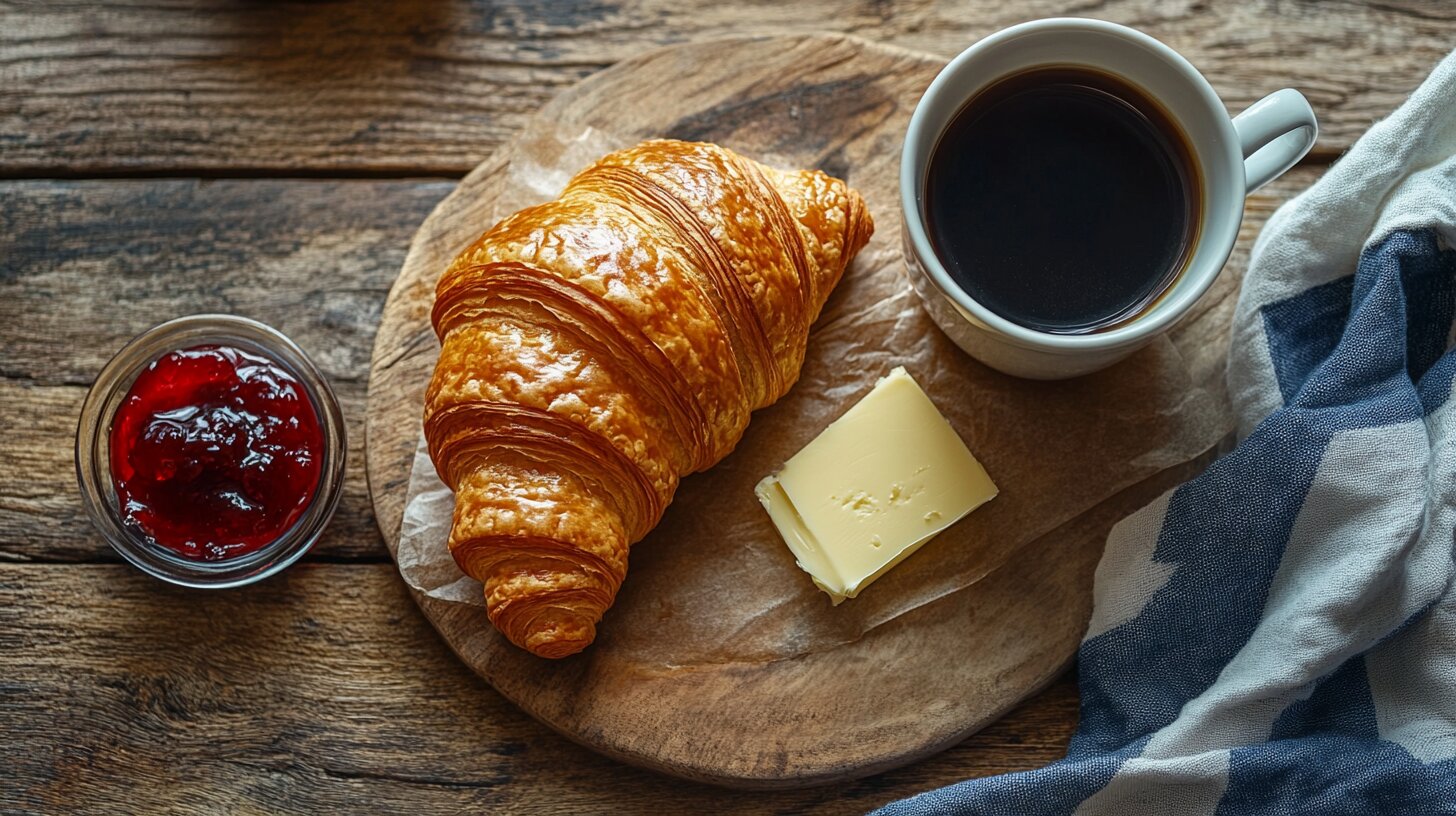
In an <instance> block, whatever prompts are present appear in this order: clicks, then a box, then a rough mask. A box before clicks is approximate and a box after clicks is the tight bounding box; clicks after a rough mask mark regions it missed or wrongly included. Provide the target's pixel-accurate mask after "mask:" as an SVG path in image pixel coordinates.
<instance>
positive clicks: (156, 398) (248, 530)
mask: <svg viewBox="0 0 1456 816" xmlns="http://www.w3.org/2000/svg"><path fill="white" fill-rule="evenodd" d="M323 447H324V438H323V432H322V431H321V430H320V428H319V415H318V410H317V409H316V408H315V407H314V404H313V400H312V399H310V398H309V395H308V391H307V390H306V389H305V388H304V387H303V385H302V384H301V383H299V381H298V379H297V378H296V377H294V376H293V374H291V373H289V371H288V370H287V369H285V368H284V367H283V366H281V365H279V364H278V363H276V362H274V361H273V360H270V359H268V358H266V357H260V356H258V355H257V354H253V353H250V352H245V351H242V350H240V349H236V348H231V347H228V346H197V347H195V348H189V349H183V350H181V351H174V352H171V353H169V354H166V355H164V356H163V357H161V358H159V359H157V360H156V361H155V362H153V363H152V364H151V365H149V366H148V367H147V368H146V370H145V371H143V372H142V374H141V376H139V377H137V380H136V382H135V383H133V384H132V387H131V390H130V391H128V392H127V395H126V399H125V400H123V402H122V404H121V407H120V408H119V409H118V410H117V412H116V418H115V419H113V420H112V423H111V478H112V480H113V482H114V484H115V486H116V495H117V499H118V500H119V503H120V507H121V513H122V517H123V519H124V521H125V523H126V526H127V527H129V528H130V529H132V530H133V531H134V532H136V533H139V534H141V535H142V536H144V537H146V538H148V539H150V540H152V541H153V542H155V543H157V544H158V545H160V546H163V547H166V548H167V549H169V550H171V551H173V552H175V553H177V554H178V555H181V556H183V557H186V558H191V559H195V560H199V561H221V560H224V559H228V558H236V557H238V556H241V555H245V554H247V553H250V552H253V551H254V550H257V549H259V548H260V547H263V546H266V545H267V544H269V543H271V542H273V541H274V540H276V539H277V538H278V537H279V536H280V535H282V534H283V533H284V532H285V531H287V530H288V528H289V527H291V526H292V525H293V523H294V522H295V521H297V520H298V517H299V516H301V515H303V512H304V510H306V509H307V508H308V505H309V503H310V502H311V501H312V500H313V496H314V492H315V491H316V490H317V489H318V485H319V474H320V470H321V468H322V460H323V452H324V451H323Z"/></svg>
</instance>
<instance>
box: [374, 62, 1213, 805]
mask: <svg viewBox="0 0 1456 816" xmlns="http://www.w3.org/2000/svg"><path fill="white" fill-rule="evenodd" d="M942 64H943V60H941V59H938V58H934V57H930V56H924V55H918V54H913V53H910V52H906V51H901V50H893V49H890V48H886V47H883V46H878V45H874V44H871V43H868V42H865V41H862V40H859V39H855V38H847V37H842V36H815V37H792V38H788V37H784V38H758V39H740V40H729V41H717V42H711V43H695V44H689V45H682V46H675V47H671V48H667V49H663V50H660V51H655V52H652V53H649V54H645V55H643V56H641V57H639V58H635V59H631V60H628V61H625V62H623V63H620V64H618V65H616V66H614V67H612V68H610V69H608V70H605V71H603V72H601V73H599V74H596V75H594V76H592V77H590V78H588V79H587V80H585V81H583V82H582V83H580V84H579V85H577V86H576V87H574V88H572V89H570V90H568V91H566V92H565V93H564V94H562V95H561V96H559V97H557V98H556V99H555V100H554V101H552V102H551V103H549V104H548V105H546V106H545V107H544V108H542V109H541V110H540V111H539V113H537V114H536V116H535V117H534V118H533V119H532V120H531V121H530V123H529V124H528V125H527V126H526V127H525V128H524V130H523V132H522V133H521V135H520V136H519V137H517V139H516V140H515V141H513V142H512V143H511V144H509V145H507V146H505V147H504V148H502V149H501V151H500V152H499V153H497V154H496V155H494V156H492V157H491V158H490V159H488V160H487V161H485V162H484V163H483V164H481V165H480V166H479V167H477V168H476V169H475V171H474V172H472V173H471V174H470V175H469V176H467V177H466V178H465V179H464V181H462V182H461V184H460V186H459V188H458V189H456V190H455V192H454V193H453V194H451V195H450V196H449V197H448V198H446V199H445V200H444V201H443V202H442V203H441V204H440V205H439V207H438V208H437V209H436V210H435V211H434V213H433V214H431V215H430V217H429V218H428V219H427V220H426V221H425V223H424V225H423V226H422V227H421V228H420V230H419V233H418V234H417V235H416V236H415V239H414V242H413V244H412V246H411V247H410V252H409V256H408V258H407V260H406V261H405V265H404V268H403V270H402V272H401V273H400V276H399V280H398V282H397V283H396V284H395V286H394V289H393V290H392V291H391V293H390V296H389V299H388V302H387V303H386V305H385V308H384V314H383V317H382V320H381V324H380V327H379V334H378V338H377V340H376V343H375V348H374V357H373V362H372V367H371V375H370V383H369V406H368V419H367V436H368V438H367V446H368V474H369V483H370V491H371V494H372V497H373V501H374V507H375V512H376V514H377V516H378V519H379V525H380V529H381V530H382V531H383V533H384V537H385V539H386V541H388V542H389V546H390V548H391V552H393V551H394V549H395V547H396V543H397V538H398V534H399V530H400V522H401V518H402V515H403V510H404V501H405V493H406V486H407V484H408V481H409V474H410V466H411V462H412V460H413V456H414V452H415V448H416V444H417V442H418V434H419V427H420V425H419V419H420V412H421V406H422V403H423V393H424V388H425V385H426V383H427V382H428V380H429V376H430V372H431V370H432V368H433V365H434V360H435V356H436V354H437V352H438V345H437V343H436V341H435V338H434V335H433V333H432V331H431V329H430V326H429V320H428V316H429V309H430V306H431V303H432V299H433V290H434V284H435V280H436V278H437V276H438V274H439V272H440V271H441V270H442V269H443V268H444V267H445V265H446V264H447V262H448V261H449V260H450V259H451V258H453V257H454V255H455V254H456V253H457V252H459V250H460V249H462V248H463V247H464V246H465V245H466V244H467V243H468V242H469V241H471V240H473V239H474V238H475V237H477V236H478V235H479V234H480V233H481V232H482V231H484V229H485V228H487V227H488V226H489V225H490V224H491V223H493V221H492V220H491V219H492V217H493V216H492V205H493V204H495V203H498V202H497V199H499V198H500V196H501V195H502V191H503V189H504V186H505V185H506V183H507V182H506V177H507V175H508V169H509V168H510V167H511V163H512V162H513V161H520V160H523V157H524V156H526V155H527V153H526V149H525V146H526V145H528V144H530V143H532V140H533V139H536V142H535V144H537V145H538V146H537V147H535V148H533V150H535V151H536V155H538V156H539V150H540V148H539V144H540V140H539V139H538V138H537V137H539V136H540V135H541V134H559V133H574V132H579V131H584V130H586V129H587V128H595V129H597V130H599V131H604V132H608V133H612V134H616V135H618V136H621V137H627V138H629V139H631V140H636V139H638V138H649V137H655V136H667V137H673V138H683V139H700V140H711V141H716V142H719V143H721V144H724V145H726V146H728V147H732V148H734V149H736V150H739V151H741V152H743V153H745V154H747V155H750V156H755V157H759V158H763V157H769V159H770V160H772V161H775V162H777V163H779V164H781V166H795V167H819V168H821V169H824V170H826V171H827V172H829V173H831V174H834V175H837V176H840V177H842V178H846V179H847V180H848V181H849V182H850V183H851V184H853V185H854V186H855V187H857V188H858V189H860V190H861V191H862V192H863V193H864V195H865V197H866V199H867V200H868V201H869V202H870V205H871V209H872V212H873V214H874V217H875V220H876V223H877V231H876V236H875V238H874V241H873V242H872V244H871V249H870V250H867V251H866V253H865V254H864V255H863V256H862V257H861V259H860V261H858V262H857V264H859V265H861V266H863V267H868V268H867V269H861V272H860V273H862V274H899V273H898V271H897V270H898V269H899V265H900V264H901V260H900V256H899V253H898V249H897V247H898V243H899V242H898V235H899V218H898V214H897V197H896V189H897V182H896V176H897V165H898V160H899V145H900V141H901V138H902V137H903V134H904V131H905V126H906V123H907V122H908V119H909V115H910V112H911V111H912V110H913V108H914V105H915V103H916V101H917V100H918V99H919V96H920V94H921V93H922V92H923V90H924V88H925V87H926V85H928V84H929V82H930V80H931V79H932V78H933V77H934V75H935V73H936V71H938V70H939V68H940V67H941V65H942ZM867 376H868V375H867ZM872 379H873V378H872V377H871V379H870V380H868V381H867V382H872ZM1187 472H1188V466H1184V467H1181V468H1173V469H1171V470H1168V471H1164V472H1162V473H1161V474H1159V475H1157V476H1154V477H1151V478H1149V479H1147V480H1146V481H1143V482H1141V483H1140V484H1138V485H1136V486H1134V487H1131V488H1128V489H1126V490H1124V491H1123V492H1122V493H1121V494H1119V495H1118V496H1116V497H1114V498H1113V499H1111V500H1108V501H1106V502H1104V503H1102V504H1101V505H1099V506H1098V507H1097V508H1096V509H1095V510H1093V511H1091V512H1088V513H1085V514H1083V515H1082V516H1080V517H1078V518H1077V519H1075V520H1074V521H1072V522H1068V523H1067V524H1065V525H1063V526H1062V527H1061V528H1059V529H1057V530H1054V531H1052V532H1050V533H1048V534H1046V535H1044V536H1042V537H1041V538H1039V539H1038V540H1036V541H1035V542H1033V543H1032V544H1030V545H1027V546H1026V548H1025V550H1024V551H1023V552H1022V553H1020V554H1019V555H1018V557H1016V558H1014V559H1012V560H1010V561H1009V562H1007V563H1006V564H1005V565H1004V566H1002V567H1001V568H999V569H997V570H996V571H994V572H993V573H991V574H990V575H988V576H987V577H985V578H984V579H982V580H980V581H979V582H978V583H975V584H973V585H972V586H970V587H968V588H966V589H963V590H960V591H957V592H953V593H951V594H949V595H946V596H944V597H941V598H939V599H938V600H935V601H933V602H931V603H927V604H925V605H923V606H920V607H919V608H916V609H914V610H913V611H910V612H908V613H905V614H902V615H899V616H898V617H895V618H894V619H893V620H890V621H889V622H888V623H884V624H883V625H878V626H875V627H873V628H871V629H870V630H869V631H867V632H865V633H864V634H863V635H862V636H860V637H857V638H856V639H853V640H850V641H849V642H845V643H841V644H838V645H837V646H834V647H833V648H827V649H820V650H814V651H809V652H807V653H801V654H796V655H794V656H792V657H791V658H789V659H784V658H782V657H776V658H773V659H762V658H755V657H753V656H744V657H743V658H742V659H728V660H721V661H705V662H696V663H694V664H692V665H686V666H683V665H674V664H672V663H669V662H653V661H643V660H641V659H640V655H639V653H638V652H634V651H632V650H629V649H622V648H618V647H617V645H615V644H616V642H615V641H613V640H612V639H611V638H608V637H603V638H601V639H599V640H598V642H597V643H596V644H594V645H593V646H592V647H591V648H589V649H588V650H587V651H586V652H585V653H583V654H582V655H579V656H577V657H574V658H571V659H567V660H564V661H555V662H552V661H545V660H539V659H536V658H534V657H531V656H530V655H528V654H526V653H525V652H522V651H520V650H518V649H515V648H514V647H512V646H510V645H509V644H508V643H506V642H505V641H504V640H503V639H502V638H500V636H499V635H498V634H497V633H496V632H495V630H494V629H493V628H492V627H491V626H490V624H489V622H488V621H487V620H486V618H485V616H484V613H483V610H480V609H476V608H473V607H465V606H462V605H460V604H452V603H447V602H443V601H439V600H435V599H433V598H431V597H428V596H425V595H423V594H421V593H415V599H416V601H417V602H418V603H419V605H420V607H421V609H423V611H424V613H425V615H426V616H427V617H428V618H429V619H430V621H431V622H432V623H433V624H434V626H435V627H436V628H437V629H438V630H439V631H440V633H441V634H442V635H443V636H444V638H445V639H446V641H447V642H448V643H449V644H450V646H451V648H453V649H454V650H455V652H456V653H457V654H458V655H459V656H460V658H461V659H462V660H464V661H465V662H466V663H467V664H468V665H470V666H471V667H472V668H473V669H474V670H475V671H476V672H478V673H479V674H480V675H481V676H483V677H484V678H485V679H486V680H487V681H488V682H490V683H491V685H493V686H494V687H495V688H496V689H498V690H499V691H500V693H502V694H504V695H505V696H506V697H507V698H509V699H511V700H512V701H514V702H515V703H517V704H518V705H520V706H521V707H522V708H523V709H525V710H526V711H528V712H529V713H531V714H532V715H533V716H535V717H537V718H538V719H540V720H541V721H543V722H545V723H546V724H547V725H549V726H551V727H552V728H554V729H556V730H557V731H559V732H561V733H562V734H564V735H566V736H567V737H569V738H571V739H573V740H576V741H577V742H580V743H582V744H583V745H586V746H588V747H590V748H593V749H595V750H598V751H601V752H603V753H606V754H608V755H610V756H613V757H617V758H619V759H621V760H623V761H626V762H629V763H632V764H635V765H641V766H646V767H650V768H654V769H658V770H661V771H664V772H667V773H671V774H675V775H678V776H682V777H686V778H690V779H695V780H700V781H707V782H713V783H717V784H722V785H728V786H734V787H761V788H769V787H794V786H804V785H813V784H824V783H829V782H833V781H837V780H844V779H849V778H854V777H859V776H864V775H868V774H871V773H875V772H877V771H882V770H886V769H889V768H892V767H895V766H898V765H902V764H905V763H908V762H911V761H914V760H916V759H918V758H920V757H924V756H927V755H929V754H931V753H934V752H936V751H939V750H941V749H943V748H945V747H947V746H949V745H952V744H954V743H955V742H958V741H959V740H961V739H963V738H964V737H965V736H967V735H968V734H970V733H971V732H973V731H975V730H977V729H979V728H981V727H982V726H984V725H986V724H987V723H988V722H990V721H991V720H993V719H995V718H996V717H998V716H1000V715H1001V714H1002V713H1004V712H1005V711H1007V709H1009V708H1011V707H1012V706H1013V705H1015V704H1016V703H1017V702H1018V701H1020V700H1022V699H1024V698H1025V697H1026V696H1028V695H1030V694H1032V693H1033V692H1035V691H1037V690H1038V689H1040V688H1042V687H1043V686H1044V685H1045V684H1047V683H1048V682H1050V681H1051V680H1052V679H1053V678H1055V677H1056V676H1057V675H1058V674H1059V673H1060V672H1061V671H1062V670H1063V669H1064V668H1065V667H1066V666H1067V664H1068V661H1069V660H1070V659H1071V657H1072V655H1073V654H1074V652H1075V650H1076V647H1077V643H1078V640H1079V638H1080V636H1081V634H1082V632H1083V630H1084V628H1085V626H1086V622H1087V618H1088V614H1089V611H1090V606H1091V591H1090V590H1091V582H1092V572H1093V569H1094V567H1095V565H1096V562H1097V559H1098V556H1099V554H1100V552H1101V542H1102V541H1103V540H1104V539H1105V535H1106V532H1107V530H1108V528H1109V527H1110V526H1111V525H1112V524H1113V523H1114V522H1115V521H1116V520H1117V519H1119V518H1121V517H1122V516H1124V515H1125V514H1126V513H1127V512H1129V511H1130V510H1132V509H1134V508H1136V507H1138V506H1140V505H1141V504H1143V503H1145V502H1146V501H1147V500H1149V499H1150V498H1152V497H1153V496H1155V495H1157V493H1159V492H1161V491H1162V490H1163V489H1166V487H1167V486H1169V485H1171V484H1173V483H1175V482H1176V481H1177V480H1179V479H1181V478H1182V477H1183V476H1184V475H1186V473H1187ZM692 478H701V477H692ZM676 509H678V506H677V505H674V507H673V508H670V509H669V511H668V512H669V514H671V513H672V512H673V511H674V510H676ZM710 534H711V533H710ZM670 543H672V544H676V543H678V542H670ZM655 546H656V545H655ZM769 546H777V547H781V546H782V544H781V543H779V542H773V543H772V544H770V545H769ZM633 558H634V567H633V570H642V569H648V570H650V569H652V566H651V565H650V564H649V565H648V566H646V567H643V566H636V564H637V562H636V559H637V558H638V555H637V550H635V549H634V554H633ZM785 558H786V559H787V556H785ZM788 563H790V564H791V563H792V561H791V560H790V561H788ZM639 580H645V579H642V578H639ZM627 583H628V585H629V586H630V585H632V584H633V574H629V576H628V579H627ZM639 602H642V600H641V599H640V597H637V596H633V597H630V598H628V597H624V598H623V599H619V602H618V605H617V606H618V609H614V610H613V611H611V612H609V613H608V617H607V619H606V621H605V622H604V624H603V630H602V631H603V632H610V631H612V629H611V627H612V626H613V625H614V618H616V617H617V616H618V615H625V614H628V612H627V610H622V609H620V608H621V607H623V606H624V605H630V604H633V603H639ZM717 603H721V604H722V605H723V607H722V608H723V609H725V610H727V614H731V610H732V603H733V599H732V598H731V597H729V598H722V599H718V600H717ZM663 614H667V613H663ZM617 622H618V623H620V620H619V621H617Z"/></svg>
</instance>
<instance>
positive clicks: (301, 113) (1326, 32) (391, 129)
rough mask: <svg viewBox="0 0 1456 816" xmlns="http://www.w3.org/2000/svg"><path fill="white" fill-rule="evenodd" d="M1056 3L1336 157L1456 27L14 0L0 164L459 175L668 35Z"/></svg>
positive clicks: (1388, 13)
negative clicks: (594, 75) (1257, 104)
mask: <svg viewBox="0 0 1456 816" xmlns="http://www.w3.org/2000/svg"><path fill="white" fill-rule="evenodd" d="M1058 14H1076V15H1081V16H1093V17H1101V18H1104V19H1108V20H1114V21H1117V22H1121V23H1126V24H1129V25H1133V26H1135V27H1138V28H1141V29H1144V30H1146V31H1147V32H1149V33H1150V34H1152V35H1154V36H1156V37H1158V38H1160V39H1162V40H1164V41H1165V42H1167V43H1168V44H1169V45H1171V46H1173V47H1174V48H1176V49H1178V50H1180V51H1181V52H1183V53H1184V54H1185V55H1187V56H1188V57H1189V59H1190V60H1191V61H1192V62H1193V63H1194V64H1195V65H1196V66H1198V67H1199V68H1200V69H1201V70H1203V71H1204V72H1205V73H1206V74H1207V76H1208V77H1209V79H1210V81H1211V82H1212V83H1213V85H1214V87H1215V88H1216V89H1217V90H1218V91H1219V93H1220V94H1221V95H1223V98H1224V99H1225V100H1226V102H1227V103H1228V104H1229V106H1230V108H1231V109H1233V110H1239V109H1242V108H1243V107H1245V106H1246V105H1248V104H1249V103H1251V102H1252V101H1254V100H1255V99H1257V98H1258V97H1260V96H1262V95H1263V94H1265V93H1268V92H1269V91H1272V90H1275V89H1277V88H1281V87H1285V86H1292V87H1296V88H1299V89H1301V90H1302V91H1304V92H1305V93H1306V94H1307V95H1308V96H1309V98H1310V100H1311V102H1313V104H1314V107H1315V110H1316V111H1317V112H1318V114H1319V116H1320V120H1321V124H1322V126H1323V133H1322V134H1321V140H1320V145H1319V148H1318V150H1319V151H1320V153H1321V154H1322V155H1324V156H1326V157H1330V156H1333V155H1335V154H1336V153H1338V152H1339V151H1340V150H1342V149H1343V148H1345V147H1347V146H1348V145H1349V144H1350V143H1351V141H1352V140H1353V139H1354V138H1355V137H1356V136H1357V135H1358V134H1359V133H1361V132H1363V131H1364V130H1365V128H1366V127H1368V126H1369V124H1370V122H1371V121H1373V120H1374V119H1377V118H1379V117H1381V116H1384V115H1385V114H1386V113H1388V112H1389V111H1390V110H1391V109H1392V108H1394V107H1395V105H1397V104H1398V103H1399V102H1400V101H1401V100H1402V99H1403V98H1404V97H1405V95H1406V94H1407V93H1409V92H1410V90H1411V89H1412V88H1414V87H1415V86H1416V85H1417V84H1418V82H1419V81H1420V80H1421V79H1422V78H1423V77H1424V76H1425V75H1426V74H1427V72H1428V71H1429V70H1430V69H1431V67H1432V66H1434V64H1435V63H1436V61H1437V60H1438V59H1439V58H1440V57H1441V56H1443V55H1444V54H1445V53H1446V52H1447V51H1448V50H1449V49H1450V47H1451V43H1452V41H1453V37H1456V10H1453V7H1452V6H1451V5H1450V4H1449V3H1447V2H1445V0H1401V1H1400V2H1387V3H1374V2H1369V3H1366V2H1338V3H1332V2H1315V1H1314V0H1293V1H1292V2H1291V1H1289V0H1254V1H1253V2H1243V3H1232V2H1229V3H1205V2H1201V1H1200V0H1179V1H1178V2H1166V1H1165V0H1092V2H1085V3H1070V2H1068V0H1029V1H1028V2H1025V3H1014V4H1008V3H1002V2H998V0H933V1H932V2H925V1H924V0H881V1H880V2H859V1H858V0H803V2H795V3H782V2H772V1H771V0H760V2H756V3H752V4H730V3H720V2H716V0H569V2H560V1H559V0H497V2H489V3H487V2H474V3H472V2H468V0H400V2H392V3H383V4H359V3H353V4H350V3H339V2H320V3H269V4H262V5H260V4H238V3H233V2H228V0H174V2H168V3H155V2H152V0H130V1H129V2H125V3H114V4H107V5H105V6H102V5H100V4H88V3H65V4H61V3H24V4H19V3H9V4H3V5H0V55H3V56H0V174H10V175H26V176H32V177H34V176H66V177H75V176H77V175H96V174H124V173H134V172H151V173H158V172H172V173H180V172H186V173H202V172H208V173H253V174H257V173H289V174H291V173H299V172H339V173H407V172H429V173H449V174H462V173H464V172H466V171H468V170H469V169H470V168H472V167H474V166H475V165H476V163H478V162H479V161H481V160H482V159H483V158H485V157H486V156H487V155H488V154H489V153H490V152H491V151H492V150H494V149H495V148H496V147H497V146H499V145H500V144H501V143H503V142H504V140H505V139H507V138H508V137H509V136H510V135H511V134H512V133H514V132H515V131H516V129H517V128H518V127H519V125H520V124H521V122H522V121H523V120H524V119H525V117H526V116H528V115H529V114H530V113H531V112H532V111H534V110H536V109H537V108H538V107H539V106H540V105H541V104H542V103H543V102H544V101H545V100H547V99H549V98H550V97H551V96H553V95H554V94H555V93H557V92H558V91H559V90H561V89H562V88H564V87H566V86H567V85H569V84H571V83H572V82H574V81H576V80H577V79H579V78H581V77H582V76H585V75H586V74H589V73H591V72H593V71H595V70H597V69H599V68H601V67H604V66H607V65H610V64H612V63H614V62H616V61H618V60H621V59H624V58H626V57H630V56H634V55H637V54H640V53H641V52H642V51H644V50H646V49H649V48H652V47H655V46H658V45H663V44H667V43H676V42H688V41H695V40H704V39H708V38H716V37H724V36H730V35H782V34H801V33H811V32H818V31H826V30H828V31H838V32H846V33H854V34H859V35H862V36H864V37H866V38H869V39H872V40H875V41H878V42H883V43H889V44H893V45H898V46H903V47H906V48H911V49H917V50H922V51H927V52H930V53H935V54H942V55H950V54H954V53H955V52H957V51H959V50H960V49H961V48H963V47H965V46H966V45H967V44H969V43H970V42H972V41H974V40H975V39H976V38H978V37H980V36H983V35H985V34H987V33H990V32H992V31H995V30H997V29H999V28H1002V27H1004V26H1007V25H1010V24H1013V23H1016V22H1021V21H1023V20H1027V19H1031V18H1035V17H1044V16H1055V15H1058Z"/></svg>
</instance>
